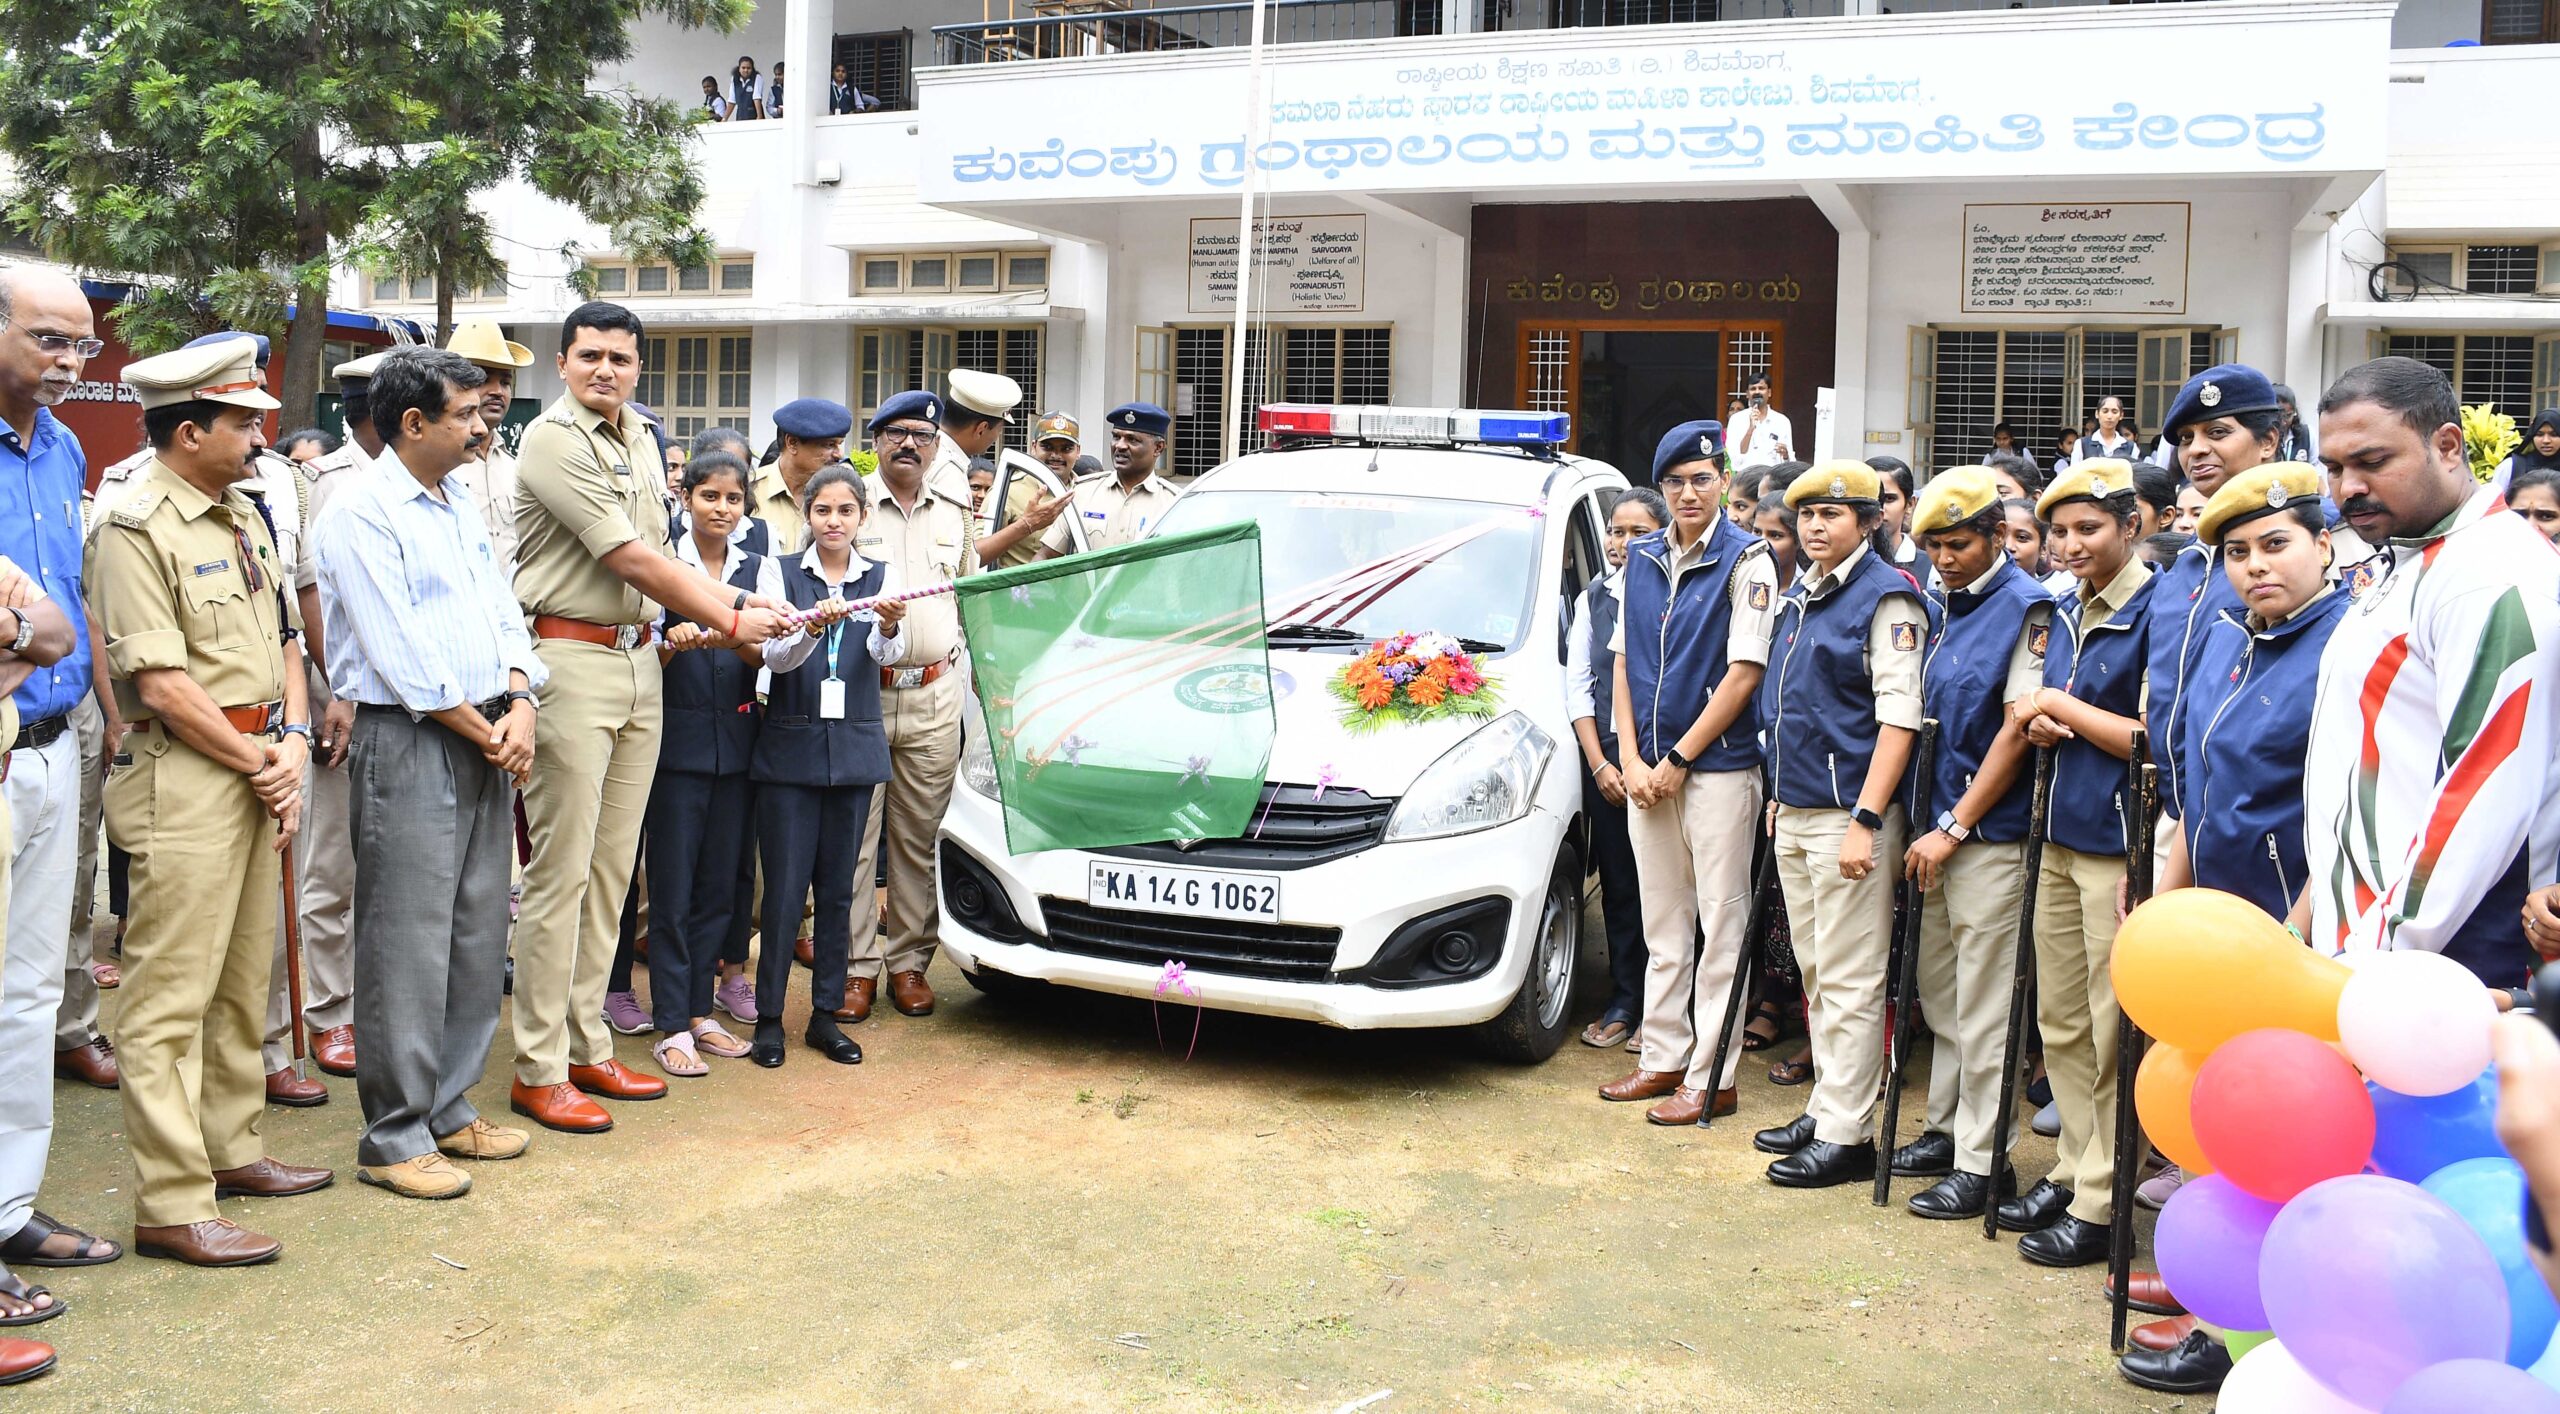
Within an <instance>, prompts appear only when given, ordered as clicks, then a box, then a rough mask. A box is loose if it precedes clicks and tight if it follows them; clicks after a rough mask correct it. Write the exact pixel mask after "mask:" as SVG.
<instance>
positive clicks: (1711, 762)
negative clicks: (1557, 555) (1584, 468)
mask: <svg viewBox="0 0 2560 1414" xmlns="http://www.w3.org/2000/svg"><path fill="white" fill-rule="evenodd" d="M1768 552H1769V550H1768V547H1767V546H1765V545H1763V544H1761V543H1760V542H1759V541H1757V540H1754V539H1752V538H1751V537H1750V536H1749V535H1747V534H1744V533H1743V531H1742V529H1741V527H1739V526H1737V525H1735V524H1734V523H1733V522H1731V521H1729V520H1726V519H1725V518H1724V517H1722V516H1717V517H1715V525H1714V528H1712V529H1711V530H1709V531H1708V532H1707V547H1706V551H1705V553H1704V554H1703V555H1702V556H1701V558H1700V559H1699V561H1698V563H1697V564H1696V565H1694V566H1692V567H1690V568H1689V569H1688V570H1687V571H1686V572H1684V573H1683V574H1682V575H1681V576H1680V583H1679V585H1678V586H1677V587H1676V588H1675V587H1674V586H1673V584H1672V583H1671V533H1670V532H1669V531H1667V530H1657V531H1654V532H1653V533H1652V534H1649V535H1643V536H1639V537H1637V538H1636V540H1635V541H1634V542H1632V543H1631V544H1629V545H1628V546H1627V571H1626V573H1625V574H1624V575H1622V576H1620V578H1619V586H1620V592H1621V593H1622V594H1624V595H1625V597H1626V604H1625V606H1624V608H1623V609H1622V610H1621V611H1620V612H1622V613H1623V614H1624V615H1625V622H1626V643H1627V652H1626V664H1627V695H1628V697H1629V699H1630V701H1629V702H1628V704H1627V706H1628V711H1629V715H1631V716H1632V717H1633V718H1634V719H1635V728H1636V754H1637V755H1638V756H1639V757H1641V758H1642V759H1644V760H1645V761H1648V762H1654V761H1660V760H1661V759H1662V752H1663V749H1664V748H1666V747H1671V746H1676V745H1678V744H1679V742H1680V738H1681V736H1682V735H1683V734H1684V733H1686V732H1687V731H1688V730H1689V727H1690V725H1691V724H1692V723H1694V722H1696V721H1697V720H1698V714H1699V713H1701V712H1703V711H1705V710H1707V699H1708V698H1709V697H1711V696H1713V695H1714V694H1715V690H1716V684H1717V683H1720V682H1722V681H1724V674H1725V666H1726V665H1725V656H1724V650H1725V642H1726V640H1727V639H1728V638H1729V637H1730V636H1731V633H1732V629H1733V595H1732V592H1731V591H1732V585H1733V574H1734V571H1735V569H1736V568H1738V567H1739V566H1740V565H1741V563H1742V558H1743V556H1745V555H1753V554H1760V555H1765V554H1767V553H1768ZM1750 717H1751V714H1750V713H1749V712H1747V711H1746V712H1744V713H1742V714H1741V715H1740V716H1739V717H1737V718H1736V719H1735V720H1734V724H1733V725H1732V726H1731V727H1730V728H1728V729H1726V731H1725V734H1724V735H1722V736H1720V737H1717V738H1716V739H1715V740H1714V741H1711V742H1709V743H1707V749H1706V750H1705V751H1703V752H1700V753H1699V754H1698V756H1697V757H1696V759H1695V762H1694V764H1695V765H1696V767H1697V769H1699V770H1701V771H1744V770H1749V769H1750V768H1752V767H1754V766H1757V765H1759V764H1760V744H1759V742H1758V741H1757V740H1755V739H1754V737H1753V733H1752V730H1751V721H1750Z"/></svg>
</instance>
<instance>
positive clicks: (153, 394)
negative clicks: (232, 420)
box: [124, 334, 284, 412]
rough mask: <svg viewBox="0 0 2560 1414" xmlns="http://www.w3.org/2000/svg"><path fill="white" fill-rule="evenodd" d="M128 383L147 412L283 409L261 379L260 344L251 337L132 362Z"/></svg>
mask: <svg viewBox="0 0 2560 1414" xmlns="http://www.w3.org/2000/svg"><path fill="white" fill-rule="evenodd" d="M124 381H125V382H126V383H127V384H129V385H130V386H131V387H132V388H133V392H134V396H135V397H137V398H139V399H141V400H142V408H143V411H145V412H148V411H150V410H151V409H153V408H165V407H175V406H177V405H178V404H180V403H191V402H207V403H224V404H228V405H229V406H231V407H242V408H258V409H261V410H264V409H270V408H280V407H283V406H284V404H282V403H280V402H277V401H276V400H275V398H274V397H272V396H270V395H269V394H268V392H267V385H266V381H265V380H264V379H262V378H260V377H259V376H258V341H257V340H255V339H253V338H250V337H249V336H248V335H246V334H243V335H241V336H240V337H239V338H236V339H224V340H222V341H220V342H218V343H211V344H199V345H197V346H196V347H194V348H191V349H176V350H173V351H171V352H169V353H164V354H154V355H153V356H151V357H150V358H146V359H141V360H138V361H136V362H133V363H128V364H126V365H125V366H124Z"/></svg>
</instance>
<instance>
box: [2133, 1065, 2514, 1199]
mask: <svg viewBox="0 0 2560 1414" xmlns="http://www.w3.org/2000/svg"><path fill="white" fill-rule="evenodd" d="M2152 1049H2153V1050H2154V1051H2157V1050H2158V1049H2160V1048H2159V1047H2157V1046H2154V1047H2152ZM2137 1083H2138V1082H2137ZM2367 1089H2368V1090H2370V1091H2371V1093H2372V1095H2373V1166H2374V1168H2376V1169H2377V1170H2379V1171H2381V1172H2383V1173H2385V1174H2388V1175H2390V1176H2391V1177H2393V1178H2405V1179H2407V1180H2409V1181H2410V1182H2411V1183H2423V1182H2425V1181H2426V1177H2427V1175H2429V1174H2431V1173H2434V1172H2435V1171H2436V1170H2438V1169H2440V1168H2446V1167H2449V1166H2450V1165H2453V1164H2458V1163H2461V1162H2462V1161H2463V1160H2464V1159H2490V1158H2497V1157H2499V1156H2501V1155H2503V1154H2505V1153H2506V1152H2507V1151H2506V1147H2505V1146H2504V1145H2501V1144H2500V1143H2499V1142H2498V1129H2497V1117H2498V1072H2497V1071H2495V1070H2491V1071H2489V1072H2487V1073H2486V1074H2484V1075H2482V1076H2481V1077H2480V1078H2479V1079H2477V1080H2474V1081H2472V1082H2471V1083H2470V1084H2468V1085H2465V1086H2463V1087H2462V1088H2460V1089H2458V1090H2454V1091H2451V1092H2450V1093H2447V1094H2443V1095H2426V1096H2416V1095H2403V1094H2401V1093H2400V1092H2399V1091H2397V1090H2386V1089H2383V1088H2382V1087H2380V1086H2378V1085H2376V1086H2368V1087H2367Z"/></svg>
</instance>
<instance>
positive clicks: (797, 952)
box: [791, 933, 818, 967]
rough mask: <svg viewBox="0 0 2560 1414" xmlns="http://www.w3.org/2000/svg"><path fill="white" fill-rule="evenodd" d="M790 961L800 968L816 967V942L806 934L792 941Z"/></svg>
mask: <svg viewBox="0 0 2560 1414" xmlns="http://www.w3.org/2000/svg"><path fill="white" fill-rule="evenodd" d="M791 960H792V961H793V962H796V963H798V964H800V965H801V966H802V967H816V966H817V965H818V944H817V940H816V939H814V938H812V937H810V936H809V935H808V934H806V933H803V934H801V935H800V936H799V937H797V938H794V939H792V940H791Z"/></svg>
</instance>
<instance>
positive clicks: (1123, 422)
mask: <svg viewBox="0 0 2560 1414" xmlns="http://www.w3.org/2000/svg"><path fill="white" fill-rule="evenodd" d="M1103 420H1104V421H1106V422H1108V423H1110V424H1111V425H1112V426H1114V427H1125V428H1127V429H1129V430H1130V431H1132V432H1144V433H1146V434H1147V435H1148V436H1150V437H1162V436H1165V435H1167V434H1168V433H1170V432H1172V431H1173V414H1172V413H1169V412H1166V411H1165V410H1164V409H1163V408H1160V407H1157V406H1156V405H1155V404H1154V403H1122V404H1121V405H1120V406H1118V407H1116V408H1113V409H1112V410H1111V415H1110V416H1109V417H1107V418H1104V419H1103Z"/></svg>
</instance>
